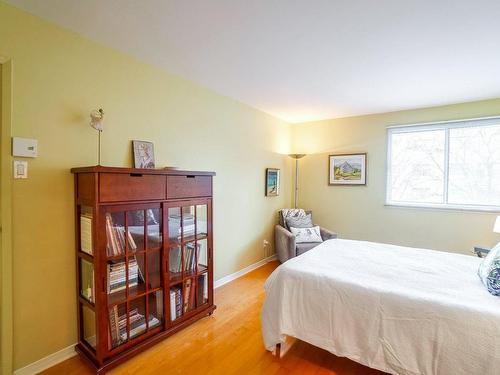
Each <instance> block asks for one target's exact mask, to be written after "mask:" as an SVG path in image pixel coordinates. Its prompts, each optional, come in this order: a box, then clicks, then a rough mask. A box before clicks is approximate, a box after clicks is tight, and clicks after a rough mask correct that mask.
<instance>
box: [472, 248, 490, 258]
mask: <svg viewBox="0 0 500 375" xmlns="http://www.w3.org/2000/svg"><path fill="white" fill-rule="evenodd" d="M490 250H491V249H486V248H484V247H479V246H474V252H475V253H476V255H477V256H478V257H479V258H484V257H485V256H486V255H488V253H489V252H490Z"/></svg>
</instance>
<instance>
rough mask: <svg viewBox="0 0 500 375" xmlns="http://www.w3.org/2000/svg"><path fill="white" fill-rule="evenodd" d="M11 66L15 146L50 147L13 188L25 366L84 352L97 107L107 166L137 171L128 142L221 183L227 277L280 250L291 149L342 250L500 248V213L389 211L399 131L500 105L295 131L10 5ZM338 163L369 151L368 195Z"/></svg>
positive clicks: (17, 340) (307, 201)
mask: <svg viewBox="0 0 500 375" xmlns="http://www.w3.org/2000/svg"><path fill="white" fill-rule="evenodd" d="M0 56H5V57H7V58H9V59H12V64H13V71H14V72H15V74H14V80H13V98H12V99H13V112H12V133H13V134H12V135H13V136H21V137H30V138H36V139H38V140H39V157H38V158H36V159H32V160H29V179H27V180H16V181H10V182H9V184H10V183H12V188H13V194H12V198H13V203H12V205H13V251H12V253H11V254H10V255H13V260H12V261H13V266H12V269H11V270H10V271H11V272H12V273H13V284H14V288H13V290H14V304H13V308H14V324H13V329H14V339H13V343H14V368H20V367H23V366H25V365H27V364H29V363H32V362H34V361H36V360H38V359H40V358H42V357H45V356H47V355H49V354H51V353H54V352H56V351H58V350H60V349H61V348H64V347H66V346H68V345H71V344H72V343H74V342H75V341H76V322H75V317H76V308H75V302H74V301H75V295H74V293H75V287H74V283H75V270H74V248H73V244H74V228H73V212H74V211H73V209H74V207H73V180H72V175H71V174H70V173H69V169H70V168H71V167H74V166H83V165H93V164H96V141H97V135H96V133H95V131H94V130H92V129H91V128H90V127H89V126H88V113H89V111H90V110H91V109H94V108H98V107H103V108H104V110H105V112H106V121H105V131H104V134H103V156H102V161H103V163H102V164H104V165H112V166H130V165H131V146H130V140H132V139H144V140H150V141H153V142H154V143H155V153H156V161H157V165H158V166H160V167H161V166H167V165H169V166H177V167H181V168H185V169H197V170H214V171H216V172H217V177H216V178H215V182H214V194H215V196H214V221H215V225H214V230H215V238H214V245H215V277H216V279H218V278H220V277H223V276H225V275H227V274H230V273H232V272H235V271H237V270H239V269H241V268H243V267H245V266H247V265H249V264H251V263H254V262H256V261H258V260H260V259H262V258H263V257H264V250H263V248H262V241H263V240H264V239H267V240H269V241H270V242H271V243H272V242H273V241H272V239H273V234H272V227H273V223H274V221H275V212H276V210H277V209H279V208H282V207H285V206H290V205H291V201H292V198H293V191H292V183H291V182H292V176H291V170H292V161H291V160H290V159H288V158H287V157H285V156H283V155H282V154H283V153H287V152H288V151H290V150H291V144H293V151H295V152H306V153H308V154H310V155H308V156H307V157H306V158H304V159H301V161H300V168H301V173H300V195H299V201H300V206H301V207H304V208H308V209H312V210H313V212H314V217H315V221H316V222H318V223H320V224H322V225H324V226H326V227H329V228H331V229H333V230H336V231H338V232H339V234H340V235H341V236H342V237H344V238H354V239H367V240H374V241H381V242H391V243H397V244H403V245H410V246H420V247H428V248H435V249H442V250H449V251H458V252H468V251H469V250H470V248H471V246H472V245H475V244H483V245H486V246H488V245H492V244H493V243H494V242H496V241H497V240H498V238H497V236H495V235H494V234H493V233H492V232H491V225H492V224H493V220H494V214H485V213H473V212H460V211H440V210H426V209H405V208H395V207H386V206H384V197H385V159H386V127H387V126H389V125H396V124H408V123H416V122H427V121H437V120H450V119H460V118H468V117H480V116H490V115H498V114H500V99H499V100H490V101H483V102H476V103H468V104H460V105H453V106H444V107H437V108H427V109H420V110H412V111H401V112H393V113H386V114H378V115H370V116H359V117H351V118H345V119H336V120H328V121H319V122H313V123H306V124H297V125H288V124H286V123H285V122H283V121H280V120H277V119H276V118H273V117H271V116H269V115H266V114H264V113H262V112H259V111H257V110H254V109H252V108H250V107H248V106H245V105H243V104H241V103H239V102H236V101H234V100H232V99H229V98H226V97H224V96H221V95H218V94H215V93H213V92H211V91H209V90H207V89H205V88H203V87H200V86H198V85H196V84H193V83H191V82H189V81H186V80H183V79H181V78H178V77H175V76H172V75H168V74H166V73H165V72H164V71H162V70H160V69H157V68H155V67H152V66H150V65H147V64H144V63H141V62H139V61H137V60H134V59H133V58H131V57H128V56H126V55H124V54H121V53H118V52H116V51H113V50H111V49H109V48H106V47H103V46H101V45H99V44H96V43H94V42H91V41H89V40H86V39H85V38H82V37H80V36H78V35H76V34H74V33H71V32H68V31H65V30H63V29H61V28H58V27H56V26H53V25H51V24H49V23H47V22H45V21H42V20H41V19H39V18H37V17H34V16H31V15H29V14H27V13H24V12H22V11H19V10H16V9H15V8H13V7H10V6H7V5H5V4H3V3H1V2H0ZM9 69H10V67H9ZM337 152H338V153H342V152H367V153H368V185H367V186H366V187H352V186H351V187H330V186H328V185H327V178H328V172H327V170H328V154H329V153H337ZM4 155H5V153H4V154H2V156H4ZM5 160H7V159H5ZM9 163H10V161H9ZM8 167H9V168H10V166H8ZM266 167H276V168H281V170H282V173H283V174H282V184H281V188H282V191H281V195H280V197H278V198H265V197H264V196H263V191H264V171H265V168H266ZM4 182H5V181H2V183H4ZM2 186H4V185H2ZM2 210H3V211H2V213H5V210H4V207H3V206H2ZM4 255H5V254H2V260H4V259H5V257H4ZM10 255H9V254H7V259H9V256H10ZM2 267H5V263H2ZM1 281H2V287H3V286H4V275H2V280H1ZM4 297H5V296H4V295H2V298H4ZM4 310H7V311H8V309H5V306H3V307H2V312H3V311H4ZM3 318H4V317H3V316H2V319H3ZM3 323H4V322H2V328H3V327H5V326H4V324H3ZM7 341H9V340H8V339H6V337H5V336H4V332H3V331H2V344H4V343H5V342H7ZM3 352H4V348H2V353H3ZM5 352H6V353H8V350H7V351H5ZM2 360H4V358H2ZM4 363H5V362H4Z"/></svg>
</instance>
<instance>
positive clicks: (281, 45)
mask: <svg viewBox="0 0 500 375" xmlns="http://www.w3.org/2000/svg"><path fill="white" fill-rule="evenodd" d="M7 2H8V3H10V4H12V5H15V6H17V7H19V8H22V9H25V10H27V11H29V12H31V13H34V14H36V15H38V16H40V17H42V18H45V19H47V20H50V21H52V22H54V23H56V24H59V25H61V26H63V27H66V28H68V29H71V30H73V31H76V32H77V33H79V34H82V35H84V36H86V37H88V38H90V39H94V40H96V41H99V42H101V43H103V44H105V45H108V46H110V47H113V48H115V49H118V50H121V51H123V52H126V53H128V54H130V55H132V56H135V57H137V58H139V59H141V60H143V61H146V62H149V63H152V64H154V65H157V66H160V67H161V68H163V69H165V70H166V71H168V72H170V73H174V74H177V75H179V76H182V77H185V78H187V79H189V80H192V81H194V82H197V83H199V84H202V85H204V86H206V87H208V88H210V89H212V90H214V91H216V92H219V93H221V94H223V95H226V96H229V97H232V98H234V99H237V100H239V101H241V102H243V103H246V104H248V105H250V106H252V107H255V108H258V109H260V110H262V111H264V112H267V113H270V114H273V115H274V116H276V117H279V118H281V119H284V120H286V121H289V122H303V121H311V120H319V119H325V118H336V117H345V116H354V115H361V114H368V113H378V112H388V111H395V110H401V109H409V108H419V107H428V106H435V105H442V104H450V103H459V102H466V101H473V100H480V99H488V98H495V97H500V22H499V21H498V20H499V19H500V1H498V0H413V1H411V0H376V1H375V0H212V1H208V0H198V1H196V0H178V1H172V0H141V1H137V0H107V1H103V0H85V1H81V0H44V1H40V0H9V1H7Z"/></svg>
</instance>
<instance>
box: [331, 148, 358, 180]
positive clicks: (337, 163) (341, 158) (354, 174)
mask: <svg viewBox="0 0 500 375" xmlns="http://www.w3.org/2000/svg"><path fill="white" fill-rule="evenodd" d="M328 171H329V174H328V184H329V185H366V153H364V154H340V155H330V156H329V163H328Z"/></svg>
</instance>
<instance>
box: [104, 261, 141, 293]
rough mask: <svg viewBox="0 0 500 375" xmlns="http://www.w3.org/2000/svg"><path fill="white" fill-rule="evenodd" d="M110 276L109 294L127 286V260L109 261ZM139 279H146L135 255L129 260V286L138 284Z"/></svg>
mask: <svg viewBox="0 0 500 375" xmlns="http://www.w3.org/2000/svg"><path fill="white" fill-rule="evenodd" d="M107 276H108V294H112V293H115V292H118V291H120V290H123V289H125V288H126V287H127V278H126V276H127V274H126V265H125V261H122V262H116V263H109V264H108V268H107ZM139 280H141V281H144V276H143V274H142V272H141V269H140V267H139V264H138V263H137V260H136V259H135V257H132V258H130V259H129V261H128V286H129V288H131V287H134V286H137V285H138V283H139Z"/></svg>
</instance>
